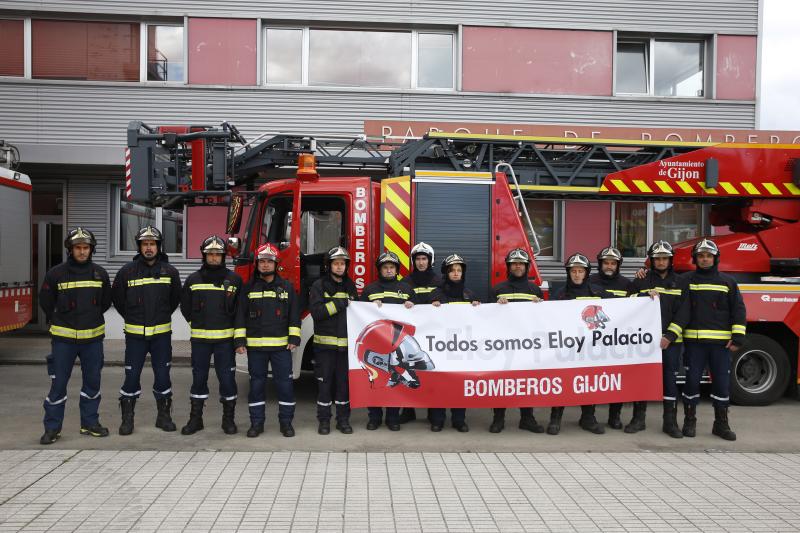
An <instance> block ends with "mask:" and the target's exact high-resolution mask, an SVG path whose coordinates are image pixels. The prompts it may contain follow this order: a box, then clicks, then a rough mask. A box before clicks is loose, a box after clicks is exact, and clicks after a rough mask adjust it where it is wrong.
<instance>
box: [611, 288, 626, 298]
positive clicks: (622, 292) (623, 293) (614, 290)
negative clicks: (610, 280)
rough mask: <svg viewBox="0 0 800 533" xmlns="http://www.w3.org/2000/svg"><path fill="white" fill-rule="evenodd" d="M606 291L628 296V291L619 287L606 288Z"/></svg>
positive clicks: (615, 294)
mask: <svg viewBox="0 0 800 533" xmlns="http://www.w3.org/2000/svg"><path fill="white" fill-rule="evenodd" d="M606 291H607V292H610V293H611V294H613V295H614V296H627V295H628V291H620V290H617V289H606Z"/></svg>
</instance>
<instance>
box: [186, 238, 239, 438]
mask: <svg viewBox="0 0 800 533" xmlns="http://www.w3.org/2000/svg"><path fill="white" fill-rule="evenodd" d="M200 253H201V255H202V257H203V263H202V266H201V267H200V270H198V271H196V272H194V273H192V274H191V275H190V276H189V277H188V278H186V282H185V283H184V284H183V293H182V295H181V313H183V316H184V318H186V321H187V322H188V323H189V327H190V331H191V344H192V388H191V390H190V391H189V403H190V405H191V410H190V412H189V421H188V422H187V423H186V425H185V426H183V427H182V428H181V433H182V434H183V435H192V434H194V433H196V432H198V431H200V430H201V429H203V405H204V404H205V401H206V400H207V399H208V372H209V369H210V367H211V356H212V355H213V356H214V370H215V371H216V373H217V380H218V381H219V396H220V402H221V403H222V431H224V432H225V433H226V434H228V435H232V434H234V433H236V431H237V428H236V423H235V422H234V412H235V408H236V398H237V391H236V356H235V355H234V350H233V329H234V321H235V319H236V304H237V301H238V297H239V292H240V291H241V288H242V278H240V277H239V276H238V275H237V274H235V273H234V272H232V271H230V270H229V269H228V268H226V267H225V241H223V240H222V238H221V237H219V236H217V235H212V236H210V237H208V238H207V239H205V240H204V241H203V242H202V244H200Z"/></svg>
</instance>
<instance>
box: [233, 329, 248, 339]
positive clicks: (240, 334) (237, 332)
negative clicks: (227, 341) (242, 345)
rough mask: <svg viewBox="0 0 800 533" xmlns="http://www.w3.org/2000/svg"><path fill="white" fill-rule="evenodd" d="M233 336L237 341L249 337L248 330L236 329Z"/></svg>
mask: <svg viewBox="0 0 800 533" xmlns="http://www.w3.org/2000/svg"><path fill="white" fill-rule="evenodd" d="M233 336H234V338H236V339H241V338H243V337H247V328H236V329H235V330H233Z"/></svg>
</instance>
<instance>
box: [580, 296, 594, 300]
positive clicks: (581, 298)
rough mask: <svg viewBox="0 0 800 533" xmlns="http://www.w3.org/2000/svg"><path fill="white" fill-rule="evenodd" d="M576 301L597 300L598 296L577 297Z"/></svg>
mask: <svg viewBox="0 0 800 533" xmlns="http://www.w3.org/2000/svg"><path fill="white" fill-rule="evenodd" d="M575 299H576V300H599V299H600V297H599V296H577V297H576V298H575Z"/></svg>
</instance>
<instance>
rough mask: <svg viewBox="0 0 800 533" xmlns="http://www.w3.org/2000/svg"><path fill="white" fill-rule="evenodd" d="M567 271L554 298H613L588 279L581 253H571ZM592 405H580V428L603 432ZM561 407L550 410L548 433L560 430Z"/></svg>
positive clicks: (587, 260) (562, 411)
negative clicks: (565, 277) (563, 281)
mask: <svg viewBox="0 0 800 533" xmlns="http://www.w3.org/2000/svg"><path fill="white" fill-rule="evenodd" d="M564 268H565V269H566V271H567V284H566V286H565V287H564V288H563V289H561V290H560V291H558V293H557V294H556V295H555V297H554V298H553V299H554V300H598V299H600V298H613V295H612V294H611V293H609V292H607V291H605V290H604V289H602V288H601V287H599V286H598V285H595V284H593V283H591V282H590V281H589V272H590V271H591V268H592V266H591V264H590V263H589V259H588V258H587V257H586V256H585V255H583V254H582V253H575V254H572V255H571V256H570V257H569V259H567V261H566V262H565V263H564ZM594 413H595V406H594V405H581V418H580V421H579V424H580V426H581V428H582V429H585V430H586V431H589V432H591V433H596V434H598V435H600V434H603V433H605V429H604V428H603V426H602V425H600V424H599V423H598V422H597V418H595V415H594ZM563 414H564V408H563V407H553V408H552V410H551V411H550V423H549V424H548V425H547V433H548V434H549V435H558V432H559V431H561V417H562V415H563Z"/></svg>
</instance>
